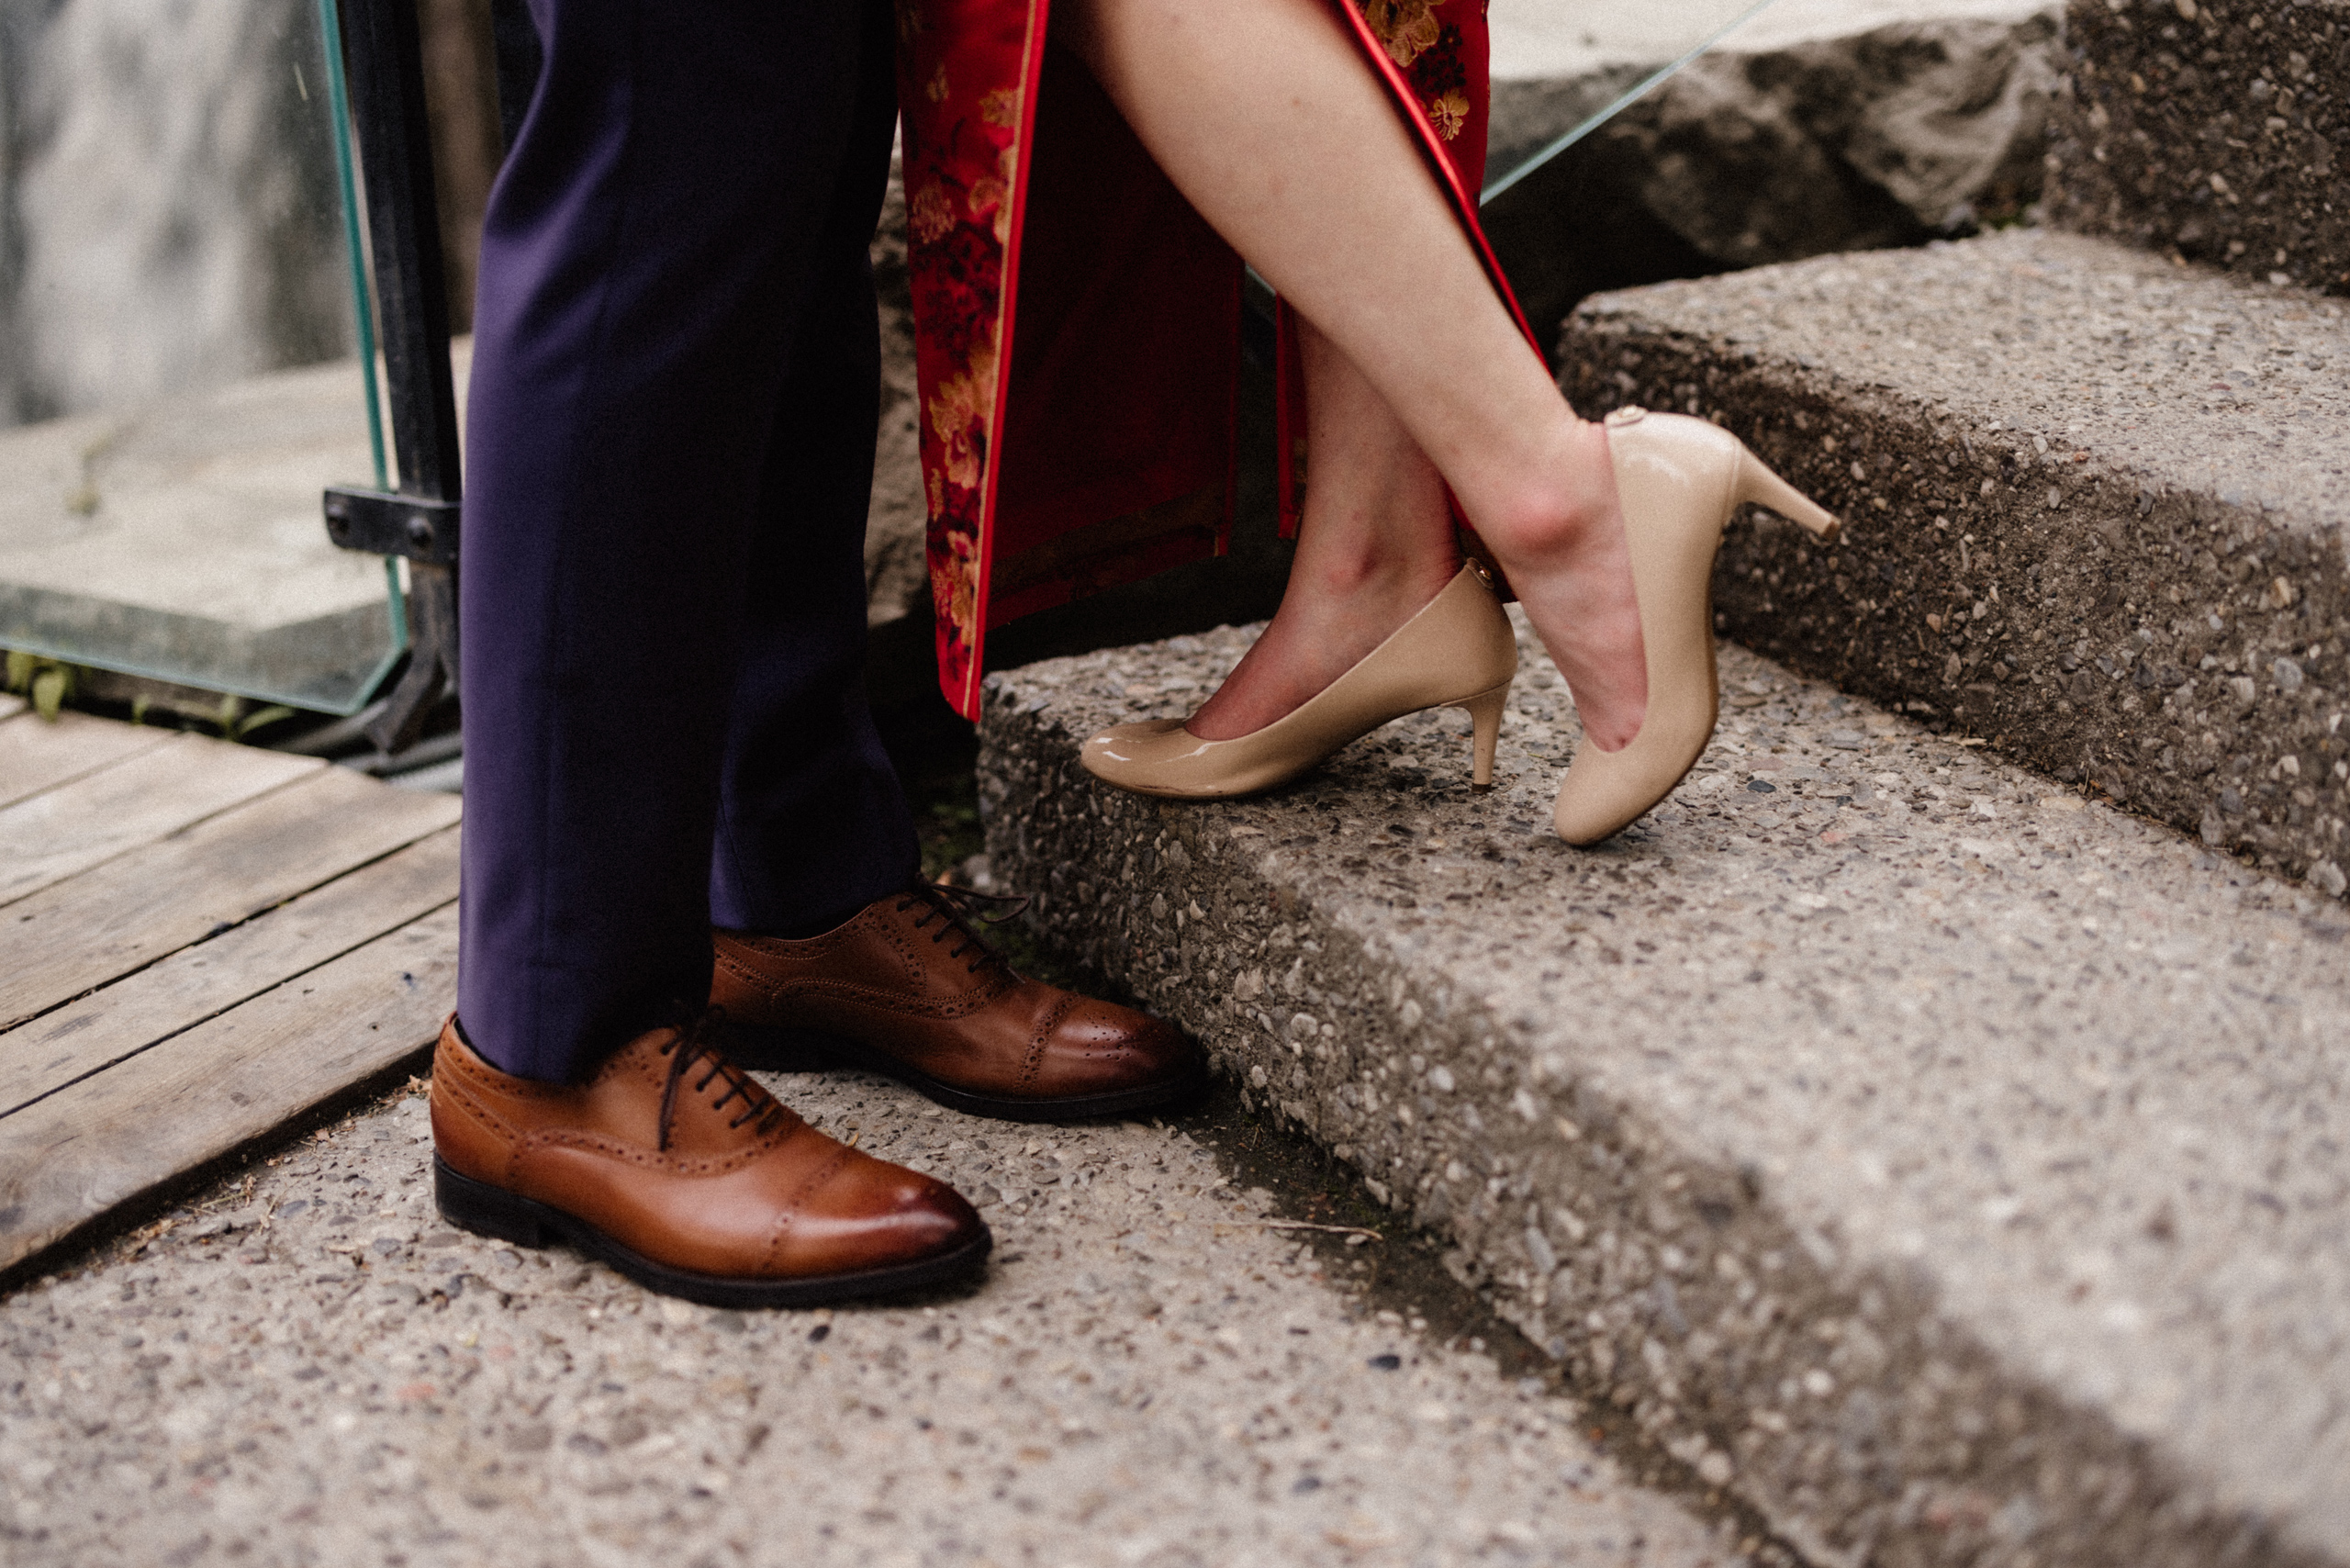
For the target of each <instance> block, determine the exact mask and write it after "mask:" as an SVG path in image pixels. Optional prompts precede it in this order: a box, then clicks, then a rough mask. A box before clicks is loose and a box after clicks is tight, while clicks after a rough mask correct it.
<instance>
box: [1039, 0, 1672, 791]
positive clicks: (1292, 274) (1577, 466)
mask: <svg viewBox="0 0 2350 1568" xmlns="http://www.w3.org/2000/svg"><path fill="white" fill-rule="evenodd" d="M1061 19H1062V20H1063V22H1064V23H1065V24H1067V31H1066V34H1065V37H1066V39H1067V41H1068V42H1069V43H1070V44H1071V45H1072V46H1073V47H1075V48H1076V49H1077V50H1079V52H1080V54H1081V55H1082V56H1083V57H1084V58H1085V60H1086V62H1088V64H1089V65H1090V66H1091V69H1092V71H1093V73H1094V75H1095V76H1096V77H1097V78H1098V79H1099V80H1100V81H1101V83H1102V87H1103V88H1104V90H1105V91H1107V92H1108V93H1109V95H1110V97H1111V99H1112V100H1113V102H1114V103H1116V104H1117V106H1118V107H1119V109H1120V111H1121V112H1122V113H1123V114H1124V115H1125V118H1126V120H1127V123H1128V124H1129V125H1131V126H1132V127H1133V128H1134V130H1135V133H1136V136H1137V137H1139V138H1140V139H1141V140H1142V143H1143V145H1144V146H1145V147H1147V149H1149V151H1150V152H1151V155H1152V156H1153V157H1154V158H1156V159H1157V160H1158V165H1159V167H1160V168H1161V169H1163V170H1165V171H1166V173H1167V175H1168V177H1169V179H1171V180H1172V181H1173V182H1174V183H1175V185H1176V186H1177V188H1178V189H1180V190H1181V191H1182V192H1183V194H1184V196H1186V197H1188V198H1189V199H1190V200H1191V202H1192V206H1193V207H1197V208H1198V209H1199V211H1200V213H1201V215H1202V216H1203V217H1204V218H1206V219H1207V220H1208V222H1209V223H1211V224H1212V225H1214V227H1215V229H1216V230H1217V231H1218V232H1219V233H1221V234H1223V235H1224V237H1225V240H1226V241H1229V242H1230V243H1231V244H1232V246H1233V248H1234V249H1236V250H1237V251H1238V252H1240V253H1241V254H1242V255H1244V256H1246V257H1248V260H1249V261H1250V262H1251V263H1253V264H1254V265H1255V266H1256V268H1257V270H1258V271H1259V273H1261V274H1264V276H1265V278H1266V280H1267V281H1268V282H1270V284H1271V285H1272V286H1274V287H1275V288H1276V289H1278V290H1280V291H1281V294H1282V296H1283V297H1285V298H1287V299H1288V300H1289V302H1290V303H1291V305H1292V307H1294V308H1296V309H1297V310H1298V312H1299V313H1300V314H1301V315H1302V316H1304V318H1305V319H1307V320H1309V321H1311V322H1313V323H1314V325H1315V327H1316V328H1318V329H1319V330H1320V331H1321V332H1322V333H1323V334H1325V335H1326V337H1327V339H1328V340H1329V342H1330V343H1331V344H1333V345H1335V346H1336V348H1337V350H1339V351H1340V352H1341V353H1343V354H1344V356H1345V357H1346V359H1347V360H1348V361H1349V362H1351V363H1352V364H1353V365H1354V366H1356V367H1357V368H1358V369H1359V370H1360V372H1361V375H1362V376H1363V378H1364V380H1366V381H1367V382H1368V383H1369V384H1370V386H1371V388H1372V389H1374V390H1375V391H1376V392H1377V393H1378V394H1379V396H1380V398H1382V399H1383V400H1384V402H1385V404H1386V406H1387V407H1388V408H1389V409H1392V410H1393V414H1394V417H1395V418H1396V419H1397V420H1399V421H1400V422H1401V424H1402V426H1403V428H1404V430H1405V431H1408V432H1409V433H1410V435H1411V436H1412V438H1413V439H1414V440H1415V441H1416V442H1417V443H1418V445H1419V448H1420V450H1421V451H1422V452H1424V453H1426V454H1427V457H1428V459H1429V460H1430V461H1431V462H1432V463H1433V464H1434V465H1435V466H1436V468H1437V470H1438V472H1439V473H1441V474H1442V475H1443V476H1444V477H1445V478H1446V479H1447V480H1449V482H1450V483H1451V486H1452V489H1453V493H1454V494H1455V495H1456V496H1458V497H1459V498H1460V505H1461V509H1462V510H1464V511H1466V512H1467V513H1468V515H1469V519H1470V521H1471V522H1472V523H1473V524H1474V525H1475V526H1476V529H1477V532H1478V533H1479V534H1480V535H1481V536H1482V537H1483V539H1484V541H1485V542H1486V543H1487V544H1488V545H1490V546H1491V547H1492V549H1493V552H1494V557H1495V559H1496V560H1498V561H1499V562H1500V563H1501V566H1502V568H1503V569H1504V570H1505V571H1506V572H1507V573H1508V574H1509V577H1510V582H1511V584H1512V586H1513V587H1515V588H1516V589H1517V592H1518V596H1519V598H1520V599H1523V600H1524V601H1525V604H1526V610H1527V617H1528V619H1529V620H1530V621H1531V622H1533V624H1534V628H1535V630H1536V632H1538V633H1539V634H1540V635H1541V637H1542V640H1543V643H1544V644H1545V645H1546V646H1548V647H1549V648H1550V653H1551V655H1552V657H1554V658H1555V659H1557V661H1558V663H1559V667H1560V670H1561V673H1563V674H1564V675H1565V676H1566V678H1567V681H1568V684H1569V685H1570V686H1571V687H1572V689H1573V690H1574V694H1575V701H1576V706H1577V708H1578V710H1579V711H1580V712H1581V714H1582V717H1583V729H1584V733H1585V734H1587V735H1588V736H1589V737H1590V738H1591V739H1592V741H1593V742H1594V743H1595V744H1596V745H1598V746H1599V747H1600V748H1601V749H1602V750H1608V751H1612V750H1615V749H1617V748H1618V747H1620V746H1623V745H1627V744H1628V743H1629V742H1630V740H1631V739H1632V737H1633V736H1634V735H1635V734H1638V733H1639V726H1640V721H1641V719H1642V718H1643V717H1644V715H1645V713H1646V711H1647V700H1648V677H1647V665H1646V660H1645V658H1644V656H1643V653H1642V650H1641V645H1640V629H1639V607H1638V602H1637V600H1636V599H1635V598H1634V595H1633V589H1632V573H1631V563H1630V559H1629V557H1628V555H1627V554H1626V550H1625V543H1624V522H1623V513H1622V510H1621V508H1620V507H1619V505H1618V504H1617V497H1616V484H1615V476H1614V473H1613V471H1612V470H1611V469H1610V467H1609V465H1608V461H1607V444H1606V432H1605V431H1603V430H1601V429H1600V428H1599V427H1598V426H1596V425H1592V424H1587V423H1585V422H1583V421H1582V420H1578V419H1576V418H1575V417H1574V414H1573V412H1572V410H1571V409H1568V407H1567V406H1566V402H1565V400H1564V399H1563V398H1561V397H1560V395H1559V391H1558V388H1557V387H1556V386H1552V385H1551V382H1550V375H1549V374H1548V373H1547V371H1546V370H1545V369H1544V367H1543V364H1542V363H1541V361H1540V360H1539V358H1538V357H1536V355H1535V354H1534V353H1533V352H1532V351H1531V350H1530V349H1529V348H1528V346H1527V343H1526V341H1525V339H1524V338H1523V337H1522V336H1520V335H1519V333H1518V331H1517V329H1516V325H1515V324H1514V323H1513V322H1512V321H1511V320H1510V319H1509V315H1508V313H1507V312H1506V311H1505V310H1504V309H1503V308H1502V307H1501V304H1500V302H1499V301H1498V300H1497V299H1496V298H1495V297H1494V291H1493V286H1492V285H1491V284H1490V283H1489V282H1488V281H1487V279H1486V277H1485V274H1484V269H1483V266H1482V265H1481V264H1480V263H1479V262H1478V260H1477V257H1476V255H1475V253H1474V252H1472V249H1471V248H1470V244H1469V241H1468V239H1467V237H1466V236H1465V235H1463V234H1462V233H1461V231H1460V225H1459V223H1458V222H1457V221H1456V220H1455V218H1453V215H1452V212H1451V209H1450V207H1449V206H1448V205H1447V204H1446V202H1445V200H1444V197H1443V196H1442V195H1441V193H1440V192H1439V191H1438V188H1437V185H1436V182H1435V180H1434V178H1433V177H1432V176H1431V175H1430V174H1428V172H1427V168H1426V167H1425V166H1424V165H1423V164H1422V163H1421V162H1420V154H1419V151H1418V149H1417V147H1416V145H1415V144H1414V142H1413V141H1412V140H1411V139H1410V136H1409V134H1408V133H1407V132H1406V130H1405V129H1404V126H1403V125H1402V123H1401V122H1400V121H1399V120H1398V119H1397V118H1396V115H1395V111H1394V109H1393V106H1391V104H1390V103H1389V101H1388V98H1387V96H1386V94H1385V92H1384V90H1383V89H1382V87H1381V86H1380V85H1379V84H1378V83H1377V82H1375V81H1374V80H1373V79H1372V77H1371V73H1370V72H1369V70H1368V69H1367V68H1366V67H1365V66H1364V64H1363V62H1362V61H1361V60H1360V58H1359V57H1358V56H1357V54H1356V52H1355V48H1354V45H1353V43H1352V41H1351V40H1350V39H1348V38H1347V37H1346V36H1345V35H1344V34H1343V33H1342V32H1341V30H1340V24H1339V22H1338V20H1337V17H1333V16H1332V15H1331V14H1330V13H1329V12H1328V11H1327V10H1326V9H1325V8H1324V0H1071V3H1070V4H1069V7H1068V9H1067V10H1066V11H1064V12H1063V13H1062V16H1061ZM1315 466H1316V470H1317V482H1318V475H1319V472H1320V471H1321V469H1322V462H1321V457H1320V454H1318V453H1317V454H1316V462H1315ZM1309 498H1310V491H1309ZM1270 656H1271V655H1270V654H1269V655H1268V657H1269V658H1270Z"/></svg>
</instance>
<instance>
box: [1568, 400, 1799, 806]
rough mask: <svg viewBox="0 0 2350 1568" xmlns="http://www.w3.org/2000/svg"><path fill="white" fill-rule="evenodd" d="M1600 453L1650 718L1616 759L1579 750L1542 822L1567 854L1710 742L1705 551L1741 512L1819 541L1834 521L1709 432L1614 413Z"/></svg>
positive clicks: (1714, 688) (1672, 778)
mask: <svg viewBox="0 0 2350 1568" xmlns="http://www.w3.org/2000/svg"><path fill="white" fill-rule="evenodd" d="M1607 444H1608V453H1609V455H1610V457H1611V458H1612V459H1613V461H1614V465H1615V469H1616V487H1617V492H1618V493H1619V494H1620V495H1621V496H1622V498H1623V506H1624V530H1625V535H1626V540H1627V543H1628V544H1629V545H1630V547H1631V554H1632V587H1633V589H1634V591H1636V592H1637V593H1638V594H1639V601H1640V637H1641V639H1642V641H1643V642H1644V643H1646V644H1647V647H1648V668H1649V710H1648V717H1647V718H1646V720H1644V721H1643V722H1642V723H1641V725H1640V733H1639V734H1638V735H1636V736H1634V737H1633V740H1632V744H1631V745H1628V746H1626V747H1624V748H1623V749H1622V750H1621V751H1613V752H1606V751H1601V750H1600V749H1599V748H1598V747H1597V746H1595V745H1583V746H1578V747H1577V748H1576V749H1575V756H1574V762H1573V764H1572V766H1571V767H1569V768H1568V769H1567V776H1566V778H1565V779H1564V780H1563V781H1561V784H1560V785H1559V800H1558V804H1557V806H1556V807H1555V808H1554V810H1553V811H1552V813H1551V821H1552V823H1553V824H1554V825H1555V826H1556V827H1557V828H1558V830H1559V836H1560V837H1561V838H1563V839H1565V840H1566V841H1567V842H1568V843H1569V844H1575V845H1588V844H1596V843H1598V842H1599V841H1600V840H1601V839H1603V838H1606V837H1607V836H1608V835H1609V834H1613V833H1616V832H1617V831H1618V830H1620V829H1622V828H1623V827H1625V826H1626V825H1628V823H1631V822H1632V821H1633V820H1634V819H1635V818H1637V817H1639V815H1640V814H1641V813H1643V812H1646V811H1647V810H1648V809H1649V808H1650V807H1651V806H1653V805H1655V804H1656V803H1657V802H1658V801H1662V800H1663V799H1664V798H1665V796H1667V795H1668V794H1671V793H1672V792H1673V786H1674V785H1676V784H1678V783H1680V782H1681V779H1682V778H1683V776H1684V775H1685V774H1686V773H1687V772H1688V771H1689V769H1690V768H1691V767H1695V765H1696V761H1697V758H1698V756H1700V755H1701V754H1702V753H1703V752H1704V751H1705V749H1706V743H1707V742H1708V741H1709V740H1711V739H1712V738H1713V734H1714V721H1715V720H1716V718H1717V717H1718V715H1719V712H1720V704H1721V689H1720V687H1719V685H1718V681H1717V679H1716V677H1715V672H1714V592H1713V585H1714V552H1715V551H1716V549H1717V548H1718V547H1719V545H1720V544H1721V540H1722V530H1723V528H1724V527H1725V526H1727V525H1728V524H1729V520H1730V519H1731V518H1732V517H1733V516H1735V515H1736V514H1737V511H1738V509H1739V508H1740V507H1741V506H1750V505H1751V506H1763V507H1768V508H1770V509H1771V510H1773V511H1774V512H1777V513H1779V514H1780V515H1781V516H1783V517H1786V518H1789V519H1792V520H1793V521H1796V523H1798V524H1800V525H1801V526H1802V527H1804V528H1805V529H1807V531H1809V532H1811V533H1812V534H1813V535H1814V536H1816V537H1817V538H1818V539H1819V540H1820V541H1821V542H1822V543H1826V542H1828V541H1830V540H1833V539H1834V538H1835V537H1836V534H1837V530H1838V528H1839V526H1840V525H1839V524H1838V522H1837V521H1836V519H1835V517H1834V516H1833V515H1832V514H1830V512H1829V511H1827V510H1825V509H1823V508H1821V507H1820V506H1818V504H1816V503H1815V502H1813V501H1812V500H1811V499H1810V498H1808V497H1807V496H1805V495H1804V494H1803V492H1801V491H1800V490H1797V489H1796V487H1794V486H1793V485H1790V484H1788V483H1787V482H1786V481H1785V479H1782V478H1780V477H1779V476H1777V475H1776V474H1774V473H1773V472H1771V470H1770V469H1769V468H1768V467H1766V466H1764V465H1763V464H1762V460H1761V459H1760V458H1758V457H1756V456H1755V455H1754V454H1752V453H1751V452H1749V451H1747V450H1746V444H1745V442H1741V441H1740V440H1739V439H1738V437H1736V436H1734V435H1732V434H1730V433H1729V431H1726V430H1723V429H1721V428H1720V427H1719V426H1718V425H1712V424H1708V423H1707V422H1706V421H1705V420H1693V419H1689V418H1686V417H1684V416H1683V415H1680V414H1651V413H1650V412H1648V411H1647V410H1646V409H1617V411H1616V412H1614V413H1612V414H1610V415H1608V416H1607Z"/></svg>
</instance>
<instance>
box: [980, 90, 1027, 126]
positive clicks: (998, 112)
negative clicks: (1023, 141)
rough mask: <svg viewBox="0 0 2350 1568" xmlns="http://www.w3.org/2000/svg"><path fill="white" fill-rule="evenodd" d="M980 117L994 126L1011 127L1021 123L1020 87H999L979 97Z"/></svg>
mask: <svg viewBox="0 0 2350 1568" xmlns="http://www.w3.org/2000/svg"><path fill="white" fill-rule="evenodd" d="M979 118H981V119H983V120H985V121H986V122H987V123H988V124H990V125H992V126H1002V127H1010V126H1015V125H1018V124H1019V123H1020V89H1019V88H1017V87H998V88H997V89H996V90H995V91H994V92H992V93H989V94H987V95H985V96H983V97H981V98H980V99H979Z"/></svg>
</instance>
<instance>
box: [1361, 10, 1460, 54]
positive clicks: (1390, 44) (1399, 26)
mask: <svg viewBox="0 0 2350 1568" xmlns="http://www.w3.org/2000/svg"><path fill="white" fill-rule="evenodd" d="M1362 15H1363V20H1365V21H1366V22H1369V23H1370V24H1371V31H1372V32H1373V33H1375V34H1377V35H1378V38H1379V41H1380V42H1381V43H1382V44H1385V45H1386V46H1387V58H1388V59H1390V60H1392V61H1393V62H1395V63H1396V64H1397V65H1398V66H1399V67H1402V68H1403V69H1405V70H1409V69H1410V68H1411V64H1412V62H1414V61H1416V60H1417V59H1419V57H1420V56H1421V55H1422V54H1425V53H1426V52H1427V50H1430V49H1432V48H1434V47H1435V46H1436V41H1437V39H1438V38H1440V37H1442V36H1443V31H1444V28H1443V26H1442V24H1440V23H1439V22H1438V20H1437V17H1436V0H1364V5H1363V11H1362Z"/></svg>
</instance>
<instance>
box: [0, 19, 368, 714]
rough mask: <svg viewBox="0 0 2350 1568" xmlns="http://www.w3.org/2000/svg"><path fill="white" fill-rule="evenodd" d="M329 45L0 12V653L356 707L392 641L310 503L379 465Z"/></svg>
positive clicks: (230, 22) (316, 35)
mask: <svg viewBox="0 0 2350 1568" xmlns="http://www.w3.org/2000/svg"><path fill="white" fill-rule="evenodd" d="M321 39H322V31H321V27H320V22H319V10H318V8H317V6H316V4H315V0H202V3H201V4H197V5H188V4H185V0H0V646H5V647H10V648H17V649H23V650H27V651H29V652H33V653H38V654H43V655H49V656H51V657H55V658H62V659H66V660H70V661H72V662H74V663H77V664H86V665H95V666H100V667H103V668H107V669H114V670H122V671H127V672H129V673H131V674H136V675H147V676H154V677H158V678H163V679H166V680H173V681H178V682H183V683H185V684H188V685H192V686H197V687H203V688H207V689H212V690H218V691H233V692H238V693H241V694H243V695H246V696H251V697H255V698H261V699H264V700H272V701H282V702H289V703H293V704H295V705H297V706H299V707H304V708H309V709H315V710H319V711H327V712H339V713H341V712H350V711H353V710H355V709H356V708H357V707H358V706H359V705H360V704H361V703H363V702H364V700H366V699H367V697H368V696H369V695H370V694H371V692H372V690H373V689H374V688H375V685H376V684H377V683H378V682H379V681H380V679H381V678H382V676H383V674H384V673H385V671H386V668H387V667H388V666H389V665H390V663H391V661H392V659H393V658H394V657H395V656H396V655H397V651H398V649H399V647H400V645H401V644H402V643H403V641H404V636H405V626H404V624H403V621H402V618H401V617H400V616H399V615H398V614H397V613H396V609H395V606H396V602H397V583H396V579H392V578H390V577H389V574H388V571H387V567H386V563H385V562H384V561H383V560H381V559H379V558H378V557H376V556H373V555H365V554H352V553H348V552H345V551H341V550H339V549H337V548H335V547H334V546H333V545H332V544H331V543H329V542H328V540H327V537H326V530H325V526H324V524H323V522H322V521H321V518H320V512H319V492H320V490H321V489H322V488H323V487H325V486H327V485H328V484H330V483H334V482H341V483H351V482H362V483H364V482H365V481H366V480H367V478H368V477H369V476H370V475H371V474H373V473H375V472H376V471H377V468H378V465H377V463H376V461H375V457H374V454H372V452H371V448H370V441H369V424H370V419H369V409H368V408H367V392H368V390H369V389H368V387H367V386H366V382H365V380H364V378H363V377H362V375H361V373H360V368H359V366H360V363H361V361H360V357H359V354H358V352H357V343H358V341H359V330H358V326H357V324H356V322H355V321H354V319H353V306H352V284H351V274H350V270H349V268H350V251H349V248H348V244H347V241H346V237H345V216H344V214H345V207H344V202H343V196H342V194H341V188H340V185H341V176H340V174H339V165H338V162H337V148H336V138H335V131H336V117H335V114H334V112H333V110H332V109H331V108H330V101H331V99H332V98H333V97H334V96H336V95H338V92H337V90H338V89H339V86H340V82H339V76H337V77H330V73H329V62H328V60H327V57H326V53H325V50H324V49H323V48H322V45H321ZM369 357H371V358H372V354H371V355H370V356H369Z"/></svg>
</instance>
